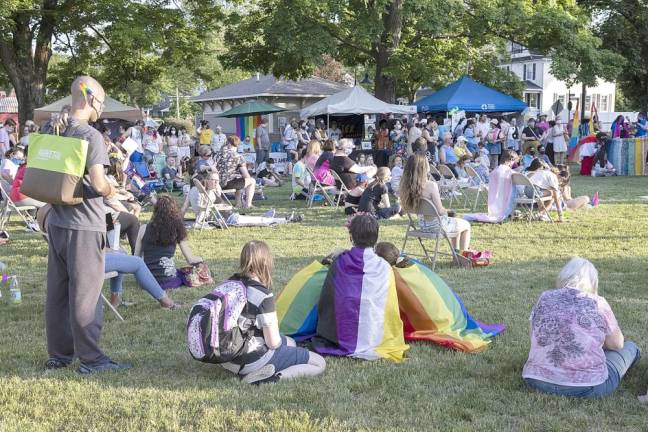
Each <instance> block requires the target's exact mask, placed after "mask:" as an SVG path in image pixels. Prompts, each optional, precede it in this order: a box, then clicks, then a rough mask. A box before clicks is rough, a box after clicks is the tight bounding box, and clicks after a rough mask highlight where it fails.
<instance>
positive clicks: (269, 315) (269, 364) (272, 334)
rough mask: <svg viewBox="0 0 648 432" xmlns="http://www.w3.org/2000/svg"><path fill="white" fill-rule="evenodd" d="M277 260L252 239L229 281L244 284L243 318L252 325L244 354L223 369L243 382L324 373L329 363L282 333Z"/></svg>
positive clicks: (256, 382)
mask: <svg viewBox="0 0 648 432" xmlns="http://www.w3.org/2000/svg"><path fill="white" fill-rule="evenodd" d="M273 270H274V260H273V257H272V252H271V251H270V248H269V247H268V245H267V244H266V243H265V242H262V241H258V240H252V241H249V242H247V243H246V244H245V246H243V249H242V250H241V256H240V265H239V270H238V272H237V273H236V274H234V275H233V276H232V277H230V278H229V280H234V281H240V282H242V283H243V284H244V285H245V287H246V291H247V293H246V294H247V304H246V306H245V307H244V308H243V311H242V313H241V317H243V318H245V319H246V320H248V321H249V322H251V323H252V325H251V327H250V329H249V330H248V332H247V335H246V337H245V342H244V346H243V349H242V350H241V354H240V355H239V356H237V357H236V358H234V359H233V360H232V361H231V362H229V363H226V364H224V365H223V367H224V368H225V369H227V370H229V371H232V372H235V373H238V375H240V376H241V377H242V379H243V382H246V383H248V384H253V383H254V384H260V383H263V382H275V381H278V380H280V379H281V380H285V379H293V378H298V377H302V376H314V375H319V374H321V373H322V372H324V369H325V368H326V362H325V361H324V359H323V358H322V357H321V356H320V355H319V354H316V353H314V352H310V351H308V350H307V349H305V348H301V347H297V346H296V344H295V341H294V340H293V339H291V338H289V337H287V336H281V334H280V333H279V321H278V319H277V312H276V308H275V299H274V294H273V293H272V285H273V284H272V272H273Z"/></svg>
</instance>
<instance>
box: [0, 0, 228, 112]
mask: <svg viewBox="0 0 648 432" xmlns="http://www.w3.org/2000/svg"><path fill="white" fill-rule="evenodd" d="M3 7H4V5H3ZM222 17H223V16H222V12H221V7H220V5H219V3H218V2H216V1H212V0H184V1H182V2H170V1H168V0H147V1H138V0H100V1H90V0H40V1H39V0H11V2H10V3H9V7H8V8H5V9H4V12H3V13H2V14H0V60H1V63H2V67H3V68H4V71H5V72H6V74H7V76H8V77H9V80H10V81H11V83H12V85H13V87H14V88H15V90H16V96H17V98H18V104H19V109H20V112H19V119H20V121H21V122H24V121H26V120H28V119H31V118H33V110H34V108H36V107H38V106H40V105H42V104H43V103H44V102H45V86H46V84H47V77H48V72H49V63H50V60H51V59H52V56H53V54H54V51H56V52H58V53H59V54H60V57H59V60H60V61H59V62H57V63H56V64H55V65H53V68H52V69H53V74H55V80H54V84H55V85H56V88H55V92H56V91H59V92H60V93H63V94H67V93H68V90H67V89H69V85H70V83H71V82H72V80H73V79H74V77H75V76H77V75H79V74H81V73H87V74H91V75H93V76H95V77H96V78H98V79H99V81H101V82H102V83H103V84H104V85H105V87H106V88H107V89H111V90H112V93H113V94H114V95H115V96H117V97H118V98H120V99H122V100H124V101H126V102H129V103H132V104H135V105H142V104H145V103H147V102H149V101H151V100H152V99H154V98H157V97H159V90H157V89H155V88H154V87H153V86H152V84H154V83H155V82H156V81H157V80H159V79H160V77H161V76H162V74H163V73H164V71H165V69H166V68H172V69H174V70H175V69H176V68H179V67H181V66H188V67H191V66H192V65H194V63H193V61H194V58H195V56H198V55H199V54H200V53H201V52H204V49H205V45H206V41H205V37H204V36H205V35H207V34H208V33H209V32H210V31H211V30H212V29H213V28H215V27H216V26H217V23H218V22H219V21H220V20H222ZM66 87H67V88H66Z"/></svg>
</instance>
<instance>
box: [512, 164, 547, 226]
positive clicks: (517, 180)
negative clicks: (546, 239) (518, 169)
mask: <svg viewBox="0 0 648 432" xmlns="http://www.w3.org/2000/svg"><path fill="white" fill-rule="evenodd" d="M511 181H512V183H513V193H516V197H515V205H516V206H520V207H522V210H523V211H524V213H525V214H526V216H527V220H528V221H529V222H530V221H532V220H534V219H536V218H537V217H538V216H539V215H540V212H539V211H536V210H534V205H535V206H537V207H538V209H540V208H542V209H546V205H545V202H547V201H551V199H552V198H551V197H550V196H542V194H541V193H540V191H539V190H538V188H537V186H536V185H534V184H533V183H531V180H530V179H529V178H528V177H527V176H525V175H524V174H520V173H513V174H511ZM518 187H522V189H525V190H526V188H527V187H530V188H531V189H532V190H533V197H532V198H527V197H526V195H522V196H520V194H519V193H518ZM546 213H547V216H549V220H550V221H551V222H553V219H552V218H551V215H550V214H549V212H548V211H547V212H546Z"/></svg>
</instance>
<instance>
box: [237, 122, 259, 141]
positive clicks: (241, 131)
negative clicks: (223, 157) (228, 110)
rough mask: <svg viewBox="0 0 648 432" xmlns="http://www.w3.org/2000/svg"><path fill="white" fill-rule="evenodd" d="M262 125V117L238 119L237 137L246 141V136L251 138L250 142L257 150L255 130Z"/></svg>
mask: <svg viewBox="0 0 648 432" xmlns="http://www.w3.org/2000/svg"><path fill="white" fill-rule="evenodd" d="M260 124H261V116H260V115H258V116H246V117H236V135H237V136H238V137H239V138H241V141H243V140H245V137H246V136H249V137H250V142H251V143H252V145H253V146H254V148H256V139H255V138H254V129H256V128H257V126H259V125H260Z"/></svg>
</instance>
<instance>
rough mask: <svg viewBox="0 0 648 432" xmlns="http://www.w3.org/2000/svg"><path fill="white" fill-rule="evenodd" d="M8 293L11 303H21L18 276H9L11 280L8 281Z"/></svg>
mask: <svg viewBox="0 0 648 432" xmlns="http://www.w3.org/2000/svg"><path fill="white" fill-rule="evenodd" d="M9 295H10V297H11V303H12V304H14V305H19V304H21V303H22V292H21V291H20V285H19V284H18V278H17V277H16V276H11V282H9Z"/></svg>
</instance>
